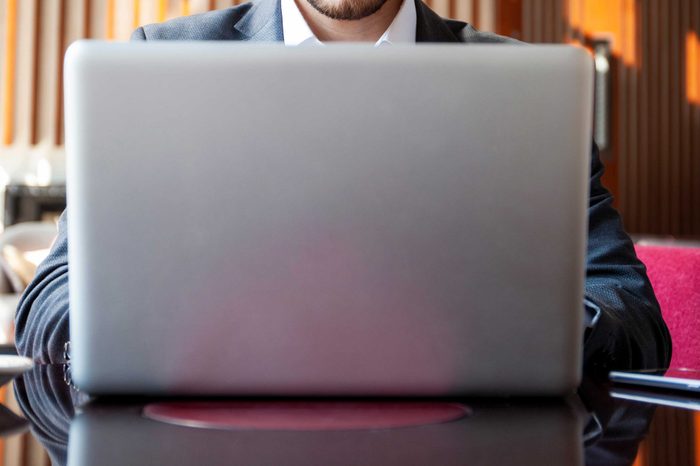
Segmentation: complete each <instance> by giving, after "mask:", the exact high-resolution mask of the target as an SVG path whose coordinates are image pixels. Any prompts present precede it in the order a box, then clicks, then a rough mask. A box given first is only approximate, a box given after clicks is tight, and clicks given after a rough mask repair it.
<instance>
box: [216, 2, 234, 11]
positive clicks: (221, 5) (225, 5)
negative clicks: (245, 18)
mask: <svg viewBox="0 0 700 466" xmlns="http://www.w3.org/2000/svg"><path fill="white" fill-rule="evenodd" d="M232 5H233V2H232V1H231V0H216V9H217V10H221V9H222V8H230V7H231V6H232Z"/></svg>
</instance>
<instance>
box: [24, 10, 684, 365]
mask: <svg viewBox="0 0 700 466" xmlns="http://www.w3.org/2000/svg"><path fill="white" fill-rule="evenodd" d="M408 1H411V0H408ZM415 1H416V9H417V27H416V40H417V41H419V42H463V43H504V42H517V41H514V40H512V39H508V38H504V37H501V36H497V35H494V34H489V33H482V32H479V31H477V30H475V29H474V28H473V27H471V26H470V25H468V24H466V23H463V22H460V21H452V20H444V19H442V18H440V17H439V16H438V15H437V14H435V13H434V12H433V11H432V10H430V9H429V8H428V7H427V6H426V5H424V4H423V3H422V2H421V1H420V0H415ZM132 38H133V39H136V40H245V41H282V40H283V39H284V35H283V31H282V13H281V10H280V2H279V0H260V1H257V2H254V3H246V4H244V5H240V6H237V7H233V8H230V9H227V10H221V11H213V12H209V13H205V14H201V15H196V16H190V17H185V18H179V19H175V20H172V21H169V22H166V23H164V24H153V25H149V26H144V27H142V28H139V29H137V30H136V31H135V32H134V34H133V36H132ZM591 163H592V166H591V167H592V170H591V182H590V206H589V242H588V256H587V277H586V299H585V303H584V305H585V308H586V322H585V323H583V325H584V329H582V331H585V334H586V337H585V362H586V366H587V368H589V369H591V368H596V367H597V368H600V369H605V368H608V367H612V368H643V367H663V366H665V365H667V364H668V363H669V361H670V358H671V341H670V337H669V334H668V330H667V328H666V325H665V323H664V321H663V319H662V317H661V313H660V311H659V305H658V303H657V301H656V298H655V297H654V292H653V290H652V289H651V286H650V284H649V280H648V279H647V276H646V270H645V268H644V265H643V264H642V263H641V262H639V260H638V259H637V257H636V255H635V252H634V249H633V247H632V242H631V241H630V239H629V237H628V236H627V234H625V232H624V231H623V229H622V223H621V221H620V217H619V215H618V214H617V212H616V211H615V210H614V209H613V208H612V197H611V195H610V193H609V192H608V191H607V190H606V189H605V188H604V187H603V186H602V185H601V182H600V178H601V176H602V174H603V166H602V164H601V162H600V158H599V156H598V151H597V149H594V151H593V154H592V161H591ZM525 208H529V209H532V208H536V206H526V207H525ZM66 221H67V219H66V214H65V213H64V215H63V216H62V218H61V222H60V225H59V237H58V240H57V242H56V244H55V246H54V247H53V249H52V251H51V254H50V255H49V257H48V258H47V259H46V261H44V263H42V264H41V266H40V267H39V269H38V271H37V275H36V277H35V279H34V281H33V282H32V283H31V284H30V285H29V288H28V289H27V290H26V292H25V293H24V295H23V297H22V300H21V302H20V305H19V309H18V312H17V317H16V341H17V348H18V350H19V352H20V353H21V354H24V355H27V356H29V357H32V358H34V359H35V360H38V361H51V362H57V361H62V360H63V347H64V343H65V342H66V341H68V339H69V334H68V309H69V300H68V257H67V253H68V239H67V236H66ZM125 229H126V228H125ZM125 234H128V233H127V232H126V231H125Z"/></svg>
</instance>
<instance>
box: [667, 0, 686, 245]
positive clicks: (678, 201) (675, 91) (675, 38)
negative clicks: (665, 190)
mask: <svg viewBox="0 0 700 466" xmlns="http://www.w3.org/2000/svg"><path fill="white" fill-rule="evenodd" d="M679 3H680V2H671V4H670V5H669V8H670V11H669V17H668V23H667V34H668V38H669V39H668V40H669V42H668V46H669V51H670V53H668V54H667V60H666V66H667V73H668V82H669V90H670V95H669V97H668V98H667V99H666V100H667V102H668V105H669V108H668V111H669V120H668V130H669V132H668V150H669V155H670V157H671V160H670V167H669V169H670V173H669V175H670V176H669V181H670V184H671V186H670V192H669V198H668V200H667V202H668V203H669V204H667V205H668V208H669V213H668V215H669V220H670V222H671V223H670V231H675V232H678V233H680V234H683V233H684V231H686V229H685V228H684V225H683V223H684V219H682V216H681V212H682V208H681V206H682V205H683V204H684V202H683V198H684V197H685V196H684V194H683V191H684V190H683V189H682V179H681V170H680V167H681V163H682V157H683V156H682V152H681V150H680V101H681V99H682V96H681V82H680V61H681V60H680V37H679V34H678V31H680V16H679V12H680V5H679Z"/></svg>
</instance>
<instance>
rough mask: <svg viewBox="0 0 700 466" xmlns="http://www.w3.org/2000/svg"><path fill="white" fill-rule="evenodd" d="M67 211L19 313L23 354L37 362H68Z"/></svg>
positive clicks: (17, 338) (18, 342)
mask: <svg viewBox="0 0 700 466" xmlns="http://www.w3.org/2000/svg"><path fill="white" fill-rule="evenodd" d="M66 227H67V213H66V211H64V212H63V214H62V215H61V218H60V220H59V226H58V238H57V239H56V242H55V243H54V245H53V247H52V248H51V252H50V253H49V255H48V257H47V258H46V259H45V260H44V261H43V262H42V263H41V264H40V265H39V267H38V268H37V272H36V275H35V276H34V279H33V280H32V282H31V283H30V284H29V286H28V287H27V289H26V290H25V291H24V294H23V295H22V297H21V299H20V302H19V306H18V308H17V314H16V316H15V345H16V346H17V351H18V353H19V354H21V355H24V356H27V357H30V358H32V359H34V360H35V361H37V362H42V363H59V362H63V361H64V356H63V351H64V346H65V343H66V342H67V341H68V339H69V334H68V237H67V231H66Z"/></svg>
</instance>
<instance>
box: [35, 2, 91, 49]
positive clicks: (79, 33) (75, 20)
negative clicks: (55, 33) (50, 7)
mask: <svg viewBox="0 0 700 466" xmlns="http://www.w3.org/2000/svg"><path fill="white" fill-rule="evenodd" d="M39 1H42V0H39ZM67 1H68V11H67V13H68V17H67V18H66V45H68V44H70V43H71V42H73V41H74V40H77V39H82V38H83V37H85V30H86V24H85V0H67Z"/></svg>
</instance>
